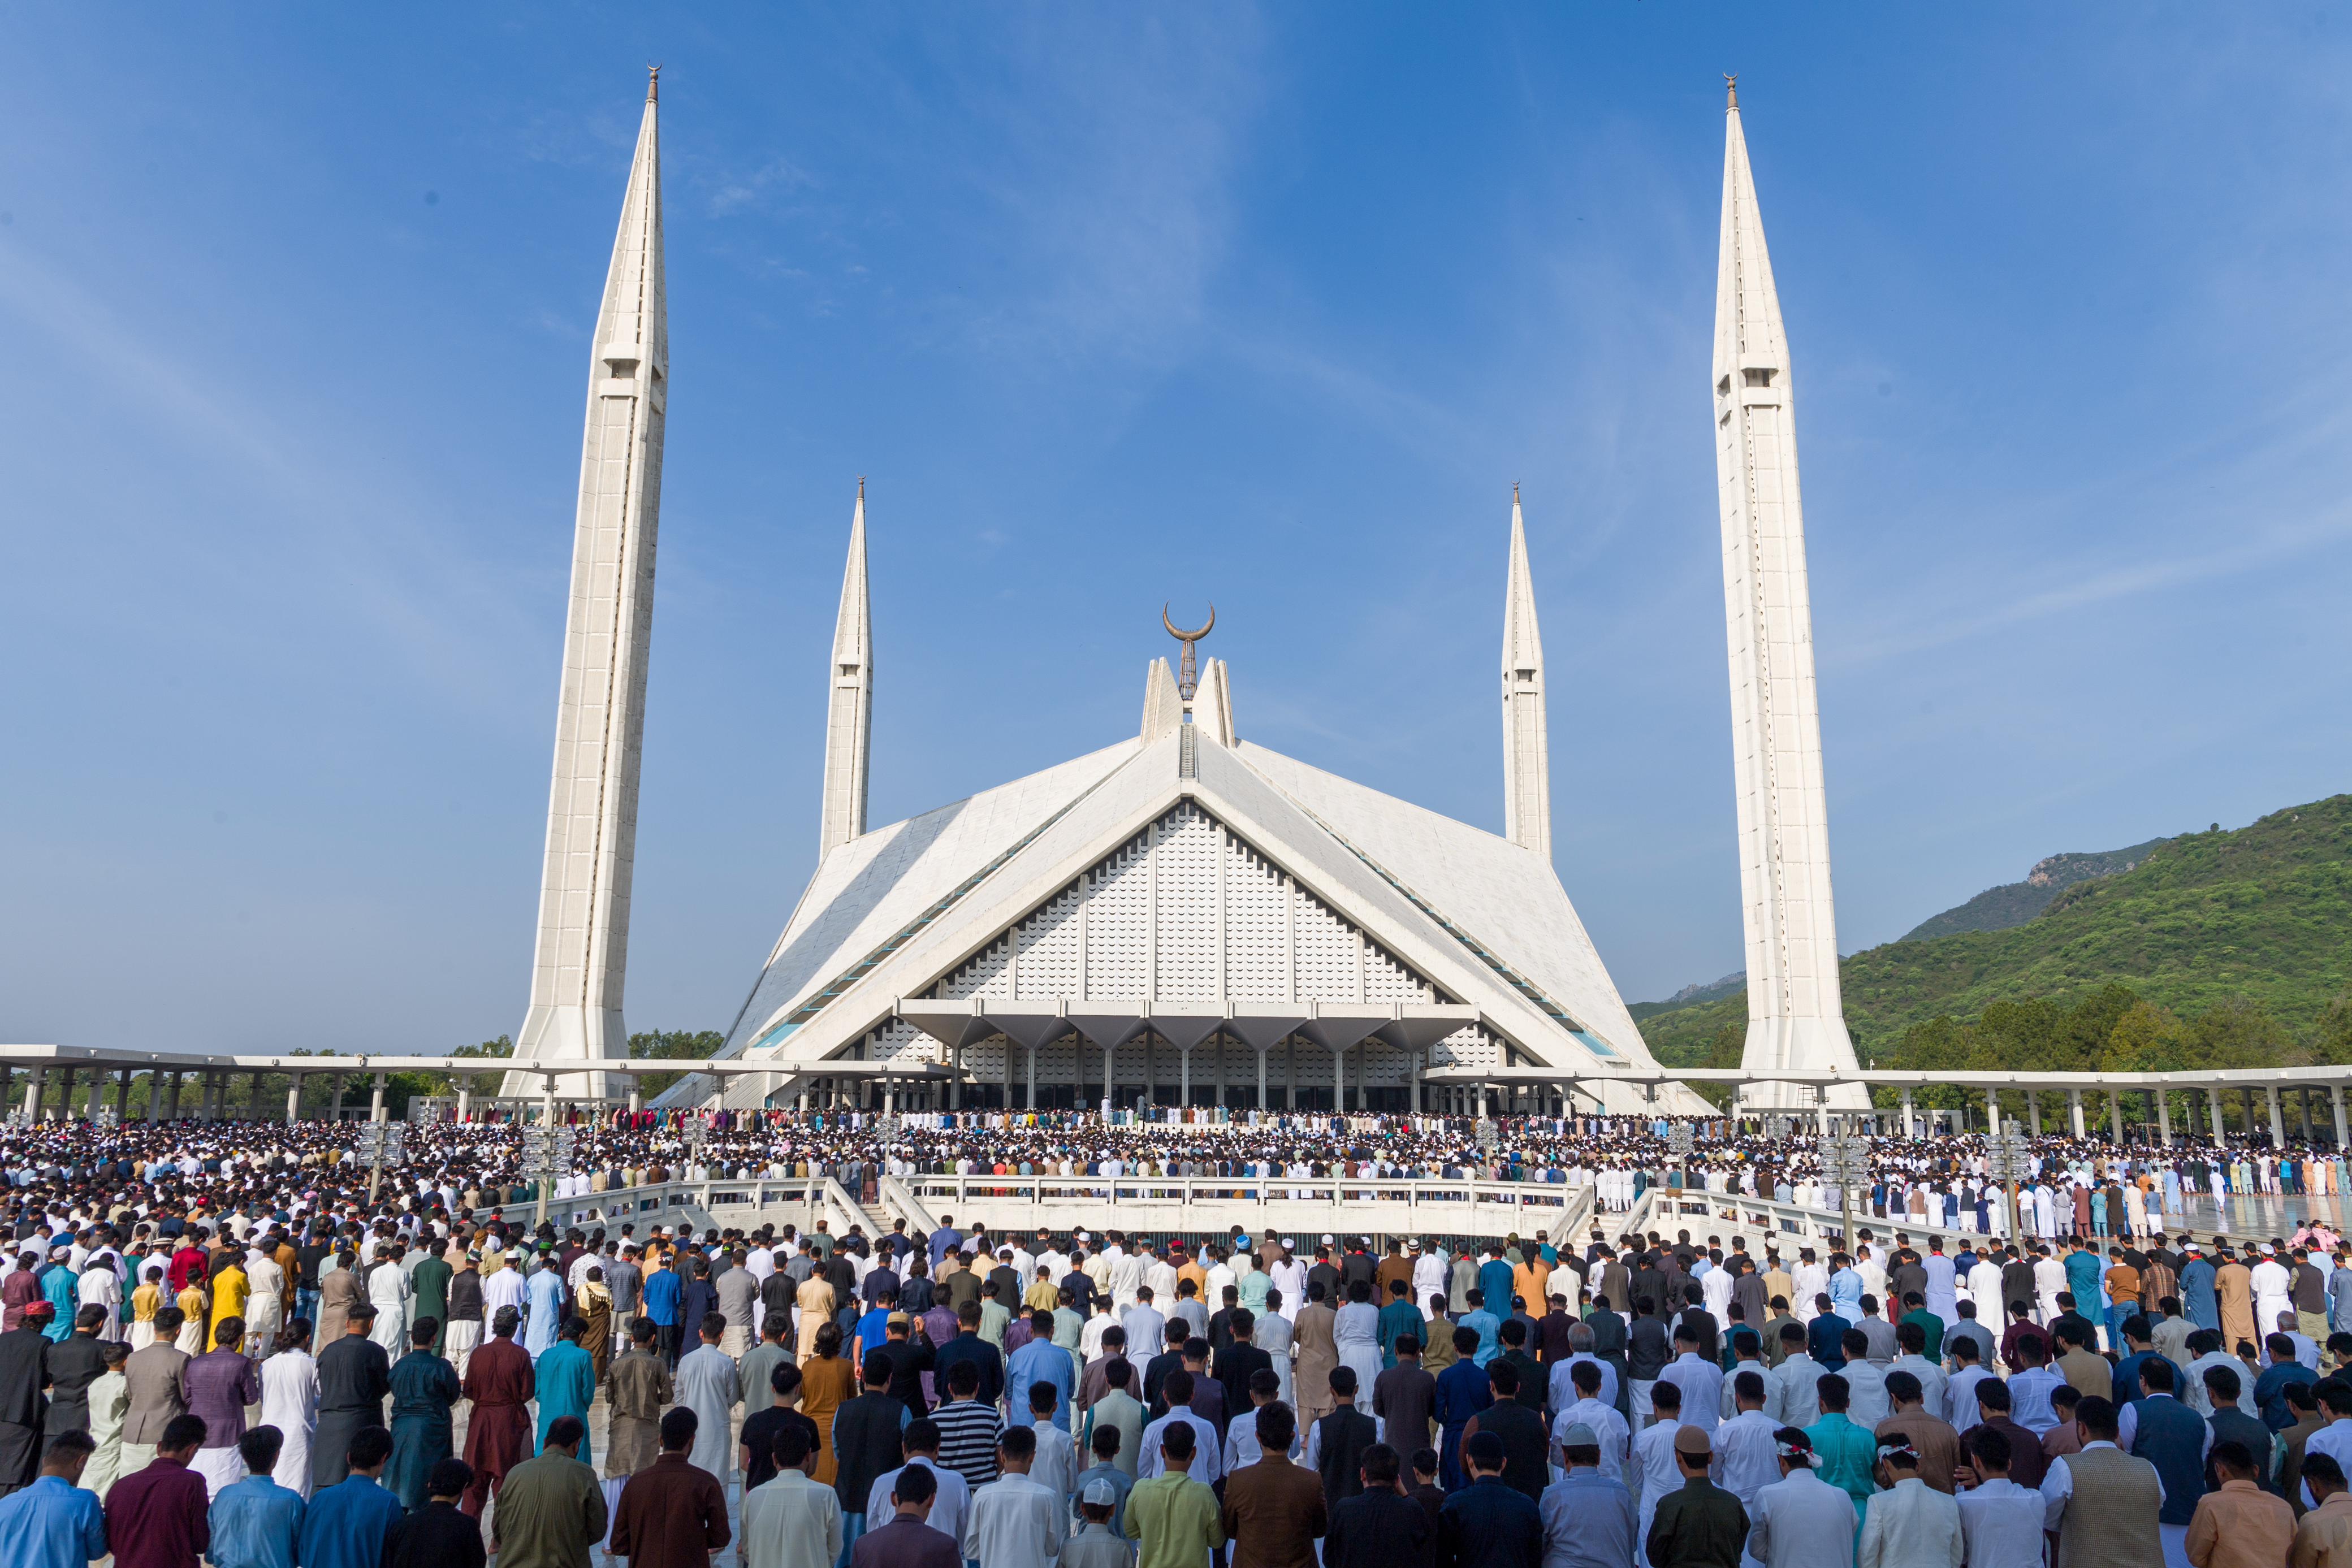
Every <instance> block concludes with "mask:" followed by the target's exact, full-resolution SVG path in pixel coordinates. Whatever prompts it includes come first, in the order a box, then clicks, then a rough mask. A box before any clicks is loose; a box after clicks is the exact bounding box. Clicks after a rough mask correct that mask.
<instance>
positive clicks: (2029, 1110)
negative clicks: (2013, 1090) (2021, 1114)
mask: <svg viewBox="0 0 2352 1568" xmlns="http://www.w3.org/2000/svg"><path fill="white" fill-rule="evenodd" d="M2025 1114H2026V1116H2027V1117H2028V1121H2027V1125H2028V1126H2030V1127H2032V1129H2033V1135H2034V1136H2035V1137H2037V1138H2038V1137H2040V1136H2041V1135H2042V1096H2041V1095H2040V1094H2038V1093H2036V1092H2033V1091H2032V1090H2031V1089H2029V1090H2027V1091H2026V1092H2025Z"/></svg>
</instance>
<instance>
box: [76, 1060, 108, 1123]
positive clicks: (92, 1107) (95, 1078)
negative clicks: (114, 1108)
mask: <svg viewBox="0 0 2352 1568" xmlns="http://www.w3.org/2000/svg"><path fill="white" fill-rule="evenodd" d="M104 1103H106V1074H105V1073H103V1072H101V1071H99V1070H98V1069H97V1068H95V1067H93V1068H91V1069H90V1070H89V1098H88V1099H86V1100H84V1101H83V1102H82V1107H81V1119H82V1120H83V1121H85V1122H95V1121H97V1120H98V1108H99V1107H100V1105H103V1104H104Z"/></svg>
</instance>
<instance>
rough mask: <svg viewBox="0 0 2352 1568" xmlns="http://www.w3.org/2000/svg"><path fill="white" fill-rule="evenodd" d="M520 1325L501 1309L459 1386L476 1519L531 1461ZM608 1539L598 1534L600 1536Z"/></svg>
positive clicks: (470, 1503)
mask: <svg viewBox="0 0 2352 1568" xmlns="http://www.w3.org/2000/svg"><path fill="white" fill-rule="evenodd" d="M520 1322H522V1314H521V1313H520V1312H518V1311H516V1310H515V1309H514V1308H512V1307H500V1308H499V1309H498V1312H497V1315H496V1316H494V1317H493V1318H491V1319H490V1342H489V1343H488V1344H486V1345H484V1346H482V1348H481V1349H479V1350H478V1351H476V1352H475V1353H474V1359H473V1363H472V1364H470V1365H469V1366H467V1368H466V1375H465V1376H464V1377H463V1378H461V1379H460V1380H459V1385H460V1389H461V1392H463V1394H464V1395H465V1396H466V1398H467V1399H468V1400H469V1401H471V1402H472V1403H471V1406H470V1408H469V1409H468V1411H467V1416H466V1463H467V1465H468V1466H470V1467H471V1468H472V1469H473V1472H474V1479H473V1481H472V1483H471V1484H470V1485H468V1486H467V1488H466V1500H465V1502H464V1503H463V1504H462V1505H461V1506H463V1508H464V1509H465V1511H466V1512H467V1514H469V1515H471V1516H472V1517H474V1518H476V1519H479V1518H480V1517H481V1516H482V1505H483V1504H484V1503H486V1502H488V1500H490V1499H491V1498H493V1497H495V1496H497V1495H498V1492H499V1488H500V1487H501V1486H503V1485H504V1484H505V1483H506V1477H507V1472H508V1471H509V1470H511V1469H514V1468H515V1467H516V1466H518V1465H520V1464H521V1463H522V1461H523V1460H525V1459H527V1458H530V1412H529V1411H528V1410H527V1409H525V1408H524V1406H526V1405H527V1404H528V1403H529V1402H530V1396H531V1393H532V1389H533V1387H534V1380H533V1378H532V1376H531V1368H530V1356H529V1355H527V1354H524V1352H523V1348H522V1346H520V1345H519V1344H517V1343H515V1342H514V1334H515V1329H516V1327H517V1326H518V1325H519V1324H520ZM320 1375H321V1377H322V1378H323V1376H324V1369H323V1368H322V1369H321V1374H320ZM596 1506H597V1507H598V1509H599V1510H602V1509H603V1507H604V1498H603V1497H602V1496H601V1495H600V1496H599V1497H598V1498H597V1500H596ZM603 1534H604V1531H603V1530H601V1529H600V1530H598V1531H596V1536H598V1537H601V1536H602V1535H603ZM592 1539H593V1537H592Z"/></svg>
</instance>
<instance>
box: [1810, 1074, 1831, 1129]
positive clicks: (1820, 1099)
mask: <svg viewBox="0 0 2352 1568" xmlns="http://www.w3.org/2000/svg"><path fill="white" fill-rule="evenodd" d="M1813 1113H1814V1114H1815V1115H1816V1116H1817V1117H1819V1118H1820V1120H1821V1135H1822V1137H1824V1138H1826V1137H1828V1136H1829V1135H1830V1092H1829V1091H1828V1090H1827V1089H1824V1088H1822V1086H1821V1085H1820V1084H1818V1083H1816V1084H1815V1085H1813Z"/></svg>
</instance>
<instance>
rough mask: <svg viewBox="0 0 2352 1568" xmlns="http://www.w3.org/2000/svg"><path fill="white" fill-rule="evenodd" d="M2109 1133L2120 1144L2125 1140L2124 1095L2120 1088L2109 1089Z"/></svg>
mask: <svg viewBox="0 0 2352 1568" xmlns="http://www.w3.org/2000/svg"><path fill="white" fill-rule="evenodd" d="M2107 1135H2108V1136H2109V1137H2111V1138H2113V1139H2115V1141H2116V1142H2117V1143H2118V1144H2120V1143H2122V1142H2123V1141H2124V1096H2123V1091H2121V1090H2119V1089H2110V1090H2108V1091H2107Z"/></svg>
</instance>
